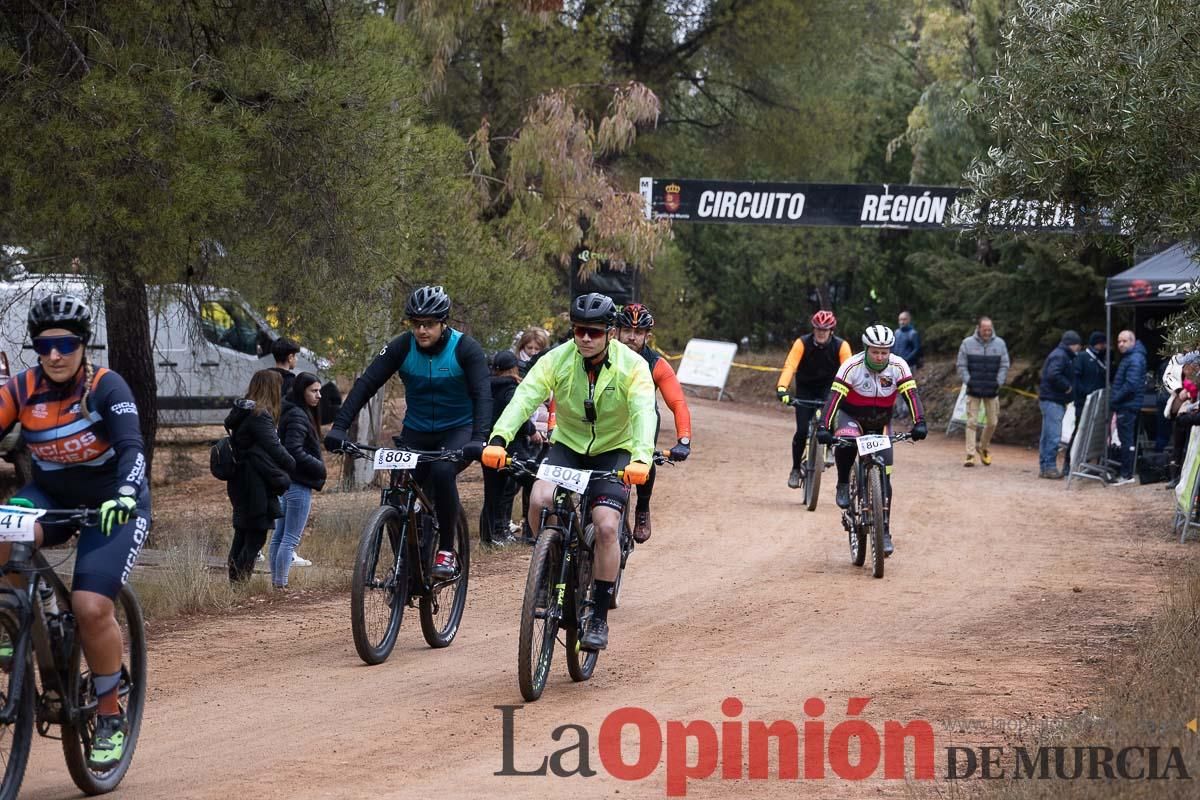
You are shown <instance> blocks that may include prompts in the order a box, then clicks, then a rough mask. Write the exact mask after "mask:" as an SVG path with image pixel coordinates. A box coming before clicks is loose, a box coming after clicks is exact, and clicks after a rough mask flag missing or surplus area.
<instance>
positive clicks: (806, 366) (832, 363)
mask: <svg viewBox="0 0 1200 800" xmlns="http://www.w3.org/2000/svg"><path fill="white" fill-rule="evenodd" d="M836 327H837V317H835V316H834V315H833V312H832V311H825V310H821V311H818V312H817V313H815V314H813V316H812V328H813V329H812V333H809V334H805V335H804V336H801V337H800V338H799V339H797V340H796V341H794V342H792V349H791V350H790V351H789V352H788V354H787V359H786V360H785V361H784V362H783V370H782V371H781V372H780V373H779V382H778V383H777V384H776V389H775V395H776V397H778V398H779V401H780V402H781V403H783V404H784V405H788V404H789V403H791V401H792V398H793V397H795V398H796V399H797V400H820V401H822V402H824V401H825V398H826V397H828V396H829V387H830V386H832V385H833V378H834V376H835V375H837V371H838V367H839V366H841V365H842V364H844V363H845V362H846V361H847V360H848V359H849V358H850V356H851V355H852V353H851V350H850V343H849V342H847V341H846V340H845V339H842V338H841V337H840V336H836V335H835V334H834V332H833V330H834V328H836ZM793 378H794V379H795V381H796V386H795V390H794V391H793V390H792V388H791V384H792V379H793ZM814 411H815V409H814V408H813V407H812V406H796V433H795V434H794V435H793V436H792V471H791V473H790V474H789V475H788V482H787V484H788V488H789V489H799V488H800V465H802V464H803V463H804V448H805V445H806V444H807V443H808V424H809V422H810V421H811V420H812V415H813V413H814Z"/></svg>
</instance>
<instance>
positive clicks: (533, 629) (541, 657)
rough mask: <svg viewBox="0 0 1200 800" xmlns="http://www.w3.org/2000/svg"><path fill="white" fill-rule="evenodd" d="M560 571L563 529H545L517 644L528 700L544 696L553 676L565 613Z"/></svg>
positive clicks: (535, 556)
mask: <svg viewBox="0 0 1200 800" xmlns="http://www.w3.org/2000/svg"><path fill="white" fill-rule="evenodd" d="M561 574H562V532H561V531H559V530H556V529H554V528H549V527H545V528H542V532H541V534H540V535H539V536H538V540H537V544H535V545H534V546H533V557H532V558H530V560H529V575H528V576H527V577H526V579H525V599H524V601H523V602H522V603H521V635H520V638H519V641H518V645H517V648H518V649H517V683H518V684H519V685H520V687H521V696H522V697H524V698H525V699H526V700H527V701H529V702H533V701H534V700H537V699H538V698H539V697H541V696H542V691H543V690H544V689H545V688H546V678H547V677H548V676H549V675H550V662H551V660H552V659H553V658H554V645H555V637H556V636H557V635H558V621H559V615H560V614H561V613H562V607H561V605H560V599H559V592H558V587H556V586H555V584H556V582H557V581H558V578H559V576H560V575H561Z"/></svg>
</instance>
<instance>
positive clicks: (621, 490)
mask: <svg viewBox="0 0 1200 800" xmlns="http://www.w3.org/2000/svg"><path fill="white" fill-rule="evenodd" d="M545 463H547V464H549V465H551V466H553V467H569V468H571V469H590V470H597V471H607V470H618V469H625V467H626V465H628V464H629V453H627V452H626V451H624V450H610V451H609V452H607V453H600V454H598V455H590V456H585V455H582V454H581V453H576V452H575V451H574V450H572V449H571V448H569V447H566V446H565V445H562V444H552V445H550V452H549V453H547V454H546V462H545ZM628 502H629V487H628V486H626V485H625V484H624V483H622V482H621V481H619V480H617V479H616V478H604V479H593V480H592V481H591V482H590V483H589V484H588V490H587V504H588V508H594V507H596V506H604V507H605V508H611V509H613V510H614V511H616V512H617V513H619V514H624V513H625V505H626V504H627V503H628Z"/></svg>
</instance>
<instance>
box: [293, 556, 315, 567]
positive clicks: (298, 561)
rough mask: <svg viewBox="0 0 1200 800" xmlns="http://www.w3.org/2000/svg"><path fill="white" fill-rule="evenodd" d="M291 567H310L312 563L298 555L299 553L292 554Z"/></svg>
mask: <svg viewBox="0 0 1200 800" xmlns="http://www.w3.org/2000/svg"><path fill="white" fill-rule="evenodd" d="M292 566H293V567H311V566H312V562H311V561H309V560H308V559H307V558H305V557H304V556H302V555H300V554H299V553H292Z"/></svg>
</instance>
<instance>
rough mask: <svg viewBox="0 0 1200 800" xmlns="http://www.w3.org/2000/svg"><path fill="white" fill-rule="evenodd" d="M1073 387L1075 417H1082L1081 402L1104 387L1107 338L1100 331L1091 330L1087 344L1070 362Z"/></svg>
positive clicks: (1077, 418) (1106, 364) (1106, 365)
mask: <svg viewBox="0 0 1200 800" xmlns="http://www.w3.org/2000/svg"><path fill="white" fill-rule="evenodd" d="M1071 371H1072V373H1073V378H1074V383H1075V387H1074V390H1073V391H1072V392H1071V395H1072V397H1071V400H1072V401H1073V402H1074V403H1075V419H1076V420H1079V419H1081V418H1082V417H1083V403H1084V401H1085V400H1087V396H1088V395H1089V394H1091V393H1092V392H1094V391H1097V390H1099V389H1103V388H1104V379H1105V378H1106V377H1107V373H1108V339H1107V338H1106V337H1105V336H1104V334H1103V333H1101V332H1100V331H1092V335H1091V336H1089V337H1088V346H1087V348H1085V349H1084V350H1082V351H1081V352H1080V353H1079V355H1078V356H1077V357H1076V359H1075V361H1073V362H1072V364H1071Z"/></svg>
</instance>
